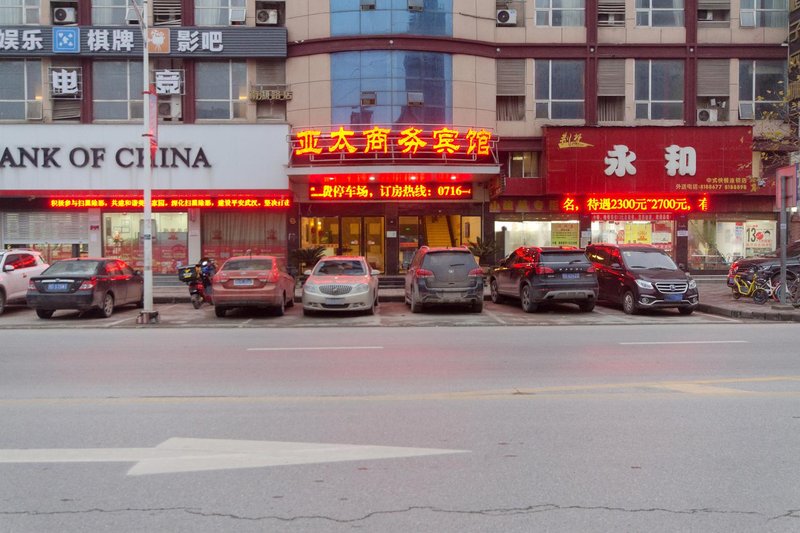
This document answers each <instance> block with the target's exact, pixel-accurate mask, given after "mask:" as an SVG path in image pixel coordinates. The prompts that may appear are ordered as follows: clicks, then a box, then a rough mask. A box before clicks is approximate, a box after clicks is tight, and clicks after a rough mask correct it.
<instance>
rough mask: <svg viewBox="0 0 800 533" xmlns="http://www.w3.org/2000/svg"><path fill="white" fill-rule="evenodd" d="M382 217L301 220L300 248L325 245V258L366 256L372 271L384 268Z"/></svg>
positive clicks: (307, 218) (310, 218) (308, 218)
mask: <svg viewBox="0 0 800 533" xmlns="http://www.w3.org/2000/svg"><path fill="white" fill-rule="evenodd" d="M383 224H384V221H383V217H341V219H340V218H339V217H303V218H302V219H301V221H300V232H301V248H311V247H314V246H324V247H325V255H351V256H359V255H363V256H364V257H366V259H367V262H368V263H369V264H370V266H371V267H372V268H374V269H377V270H380V271H381V272H383V271H384V269H385V258H384V254H385V248H384V238H383V235H384V231H383Z"/></svg>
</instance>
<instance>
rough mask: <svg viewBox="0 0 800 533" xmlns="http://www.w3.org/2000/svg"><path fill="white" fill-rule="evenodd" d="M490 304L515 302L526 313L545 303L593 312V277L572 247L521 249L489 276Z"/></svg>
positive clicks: (583, 257)
mask: <svg viewBox="0 0 800 533" xmlns="http://www.w3.org/2000/svg"><path fill="white" fill-rule="evenodd" d="M489 286H490V288H491V291H492V301H493V302H494V303H499V302H501V301H502V300H503V299H504V298H505V297H511V298H515V299H519V301H520V304H521V305H522V309H523V310H524V311H525V312H526V313H532V312H533V311H536V308H537V307H538V306H539V304H542V303H548V302H558V303H563V302H566V303H574V304H577V305H578V307H580V310H581V311H584V312H589V311H591V310H592V309H594V304H595V301H596V300H597V291H598V286H597V276H596V275H595V269H594V266H592V263H591V262H590V261H589V260H588V259H587V258H586V255H585V254H584V253H583V250H581V249H580V248H574V247H555V246H550V247H535V246H521V247H519V248H517V249H516V250H514V251H513V252H511V254H510V255H509V256H508V257H506V258H505V259H503V260H502V261H501V262H500V264H499V265H498V266H496V267H494V268H492V270H491V272H490V273H489Z"/></svg>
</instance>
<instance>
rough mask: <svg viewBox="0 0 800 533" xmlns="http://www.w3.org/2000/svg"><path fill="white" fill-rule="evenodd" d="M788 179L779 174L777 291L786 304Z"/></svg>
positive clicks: (782, 303) (782, 302)
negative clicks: (778, 270)
mask: <svg viewBox="0 0 800 533" xmlns="http://www.w3.org/2000/svg"><path fill="white" fill-rule="evenodd" d="M788 179H789V176H787V175H786V174H785V173H781V174H780V180H781V185H780V186H781V202H780V206H779V207H780V210H781V290H780V291H779V295H778V296H779V298H780V303H781V305H786V292H787V287H786V246H787V244H788V242H789V239H787V238H786V237H787V236H786V233H787V231H788V224H787V223H786V182H787V180H788Z"/></svg>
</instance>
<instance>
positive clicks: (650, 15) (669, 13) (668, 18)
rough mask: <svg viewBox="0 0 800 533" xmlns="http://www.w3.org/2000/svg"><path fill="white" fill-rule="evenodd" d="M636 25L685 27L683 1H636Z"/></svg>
mask: <svg viewBox="0 0 800 533" xmlns="http://www.w3.org/2000/svg"><path fill="white" fill-rule="evenodd" d="M636 25H637V26H653V27H665V26H672V27H680V26H683V0H636Z"/></svg>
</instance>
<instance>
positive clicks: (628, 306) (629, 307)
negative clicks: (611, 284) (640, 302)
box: [622, 291, 636, 315]
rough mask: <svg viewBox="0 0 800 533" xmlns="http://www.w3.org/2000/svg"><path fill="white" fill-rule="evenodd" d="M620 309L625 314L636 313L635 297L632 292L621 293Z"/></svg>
mask: <svg viewBox="0 0 800 533" xmlns="http://www.w3.org/2000/svg"><path fill="white" fill-rule="evenodd" d="M622 310H623V311H625V314H626V315H633V314H635V313H636V298H635V297H634V296H633V292H631V291H625V294H623V295H622Z"/></svg>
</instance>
